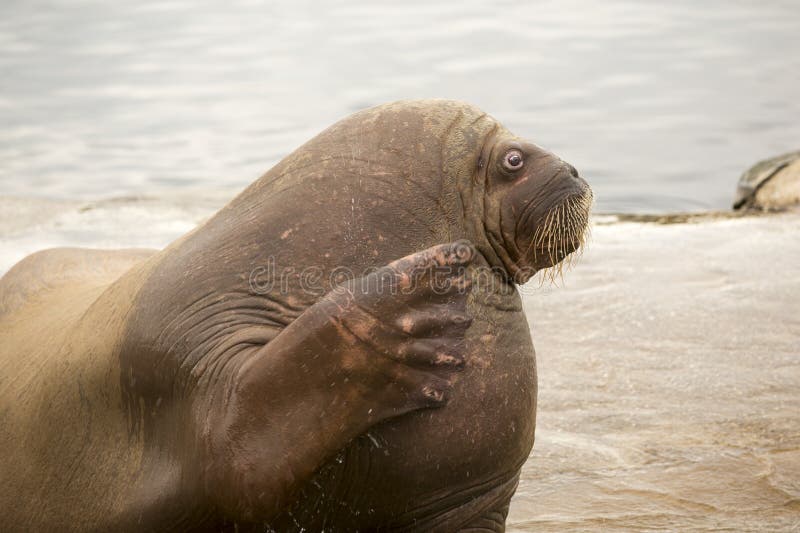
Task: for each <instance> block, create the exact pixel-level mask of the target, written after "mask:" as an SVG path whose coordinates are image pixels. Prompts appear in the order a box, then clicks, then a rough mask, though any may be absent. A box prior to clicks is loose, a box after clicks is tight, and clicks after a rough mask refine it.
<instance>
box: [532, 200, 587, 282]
mask: <svg viewBox="0 0 800 533" xmlns="http://www.w3.org/2000/svg"><path fill="white" fill-rule="evenodd" d="M592 203H593V196H592V194H591V193H590V192H587V193H586V194H583V195H581V196H570V197H568V198H566V199H565V200H564V201H563V202H561V203H560V204H558V205H557V206H555V207H553V208H552V209H550V210H549V212H548V213H547V216H546V217H545V220H544V222H543V223H542V224H541V225H540V226H538V227H537V228H536V230H535V232H534V234H533V238H532V239H531V241H530V243H529V245H528V247H527V249H526V250H525V255H527V254H530V253H532V256H533V260H534V262H535V261H536V259H538V258H539V252H540V251H541V249H542V248H543V247H544V246H545V245H546V246H547V254H548V256H547V257H548V261H549V263H550V264H551V266H549V267H547V268H543V269H541V270H539V271H538V272H537V275H538V276H539V286H541V285H543V284H544V282H545V281H550V283H552V284H554V285H557V280H558V279H562V280H563V278H564V272H567V271H569V270H570V269H571V268H572V266H573V265H574V264H575V262H576V260H577V259H578V258H580V257H581V256H582V255H583V250H584V248H585V245H586V242H587V240H588V238H589V236H590V227H589V224H588V219H589V211H590V209H591V205H592ZM570 248H571V249H572V251H570V252H568V251H567V250H569V249H570ZM559 258H560V260H559Z"/></svg>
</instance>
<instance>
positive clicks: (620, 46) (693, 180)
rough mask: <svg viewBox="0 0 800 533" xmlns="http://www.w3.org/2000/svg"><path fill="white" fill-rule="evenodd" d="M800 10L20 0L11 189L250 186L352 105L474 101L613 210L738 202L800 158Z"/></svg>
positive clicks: (7, 174) (69, 191) (2, 109)
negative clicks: (578, 176) (737, 194)
mask: <svg viewBox="0 0 800 533" xmlns="http://www.w3.org/2000/svg"><path fill="white" fill-rule="evenodd" d="M798 20H800V3H798V2H796V1H793V0H786V1H779V0H768V1H755V0H751V1H739V2H728V1H723V0H708V1H704V2H691V1H685V0H684V1H675V2H662V3H655V2H633V1H623V0H611V1H606V2H593V1H590V0H566V1H538V2H519V1H515V2H491V3H490V2H475V1H460V2H455V1H451V0H448V1H445V2H429V1H407V2H396V1H392V2H362V3H357V2H354V1H351V0H345V1H342V2H304V1H295V0H292V1H291V2H290V1H280V2H266V3H263V4H262V3H260V2H251V1H244V0H234V1H231V2H224V3H220V2H209V1H192V2H188V1H182V0H173V1H166V2H163V1H152V0H145V1H139V2H106V1H102V0H97V1H85V0H69V1H67V0H55V1H50V2H39V1H34V2H22V1H15V0H6V1H4V2H2V4H0V72H2V76H0V124H2V128H0V193H2V194H11V195H15V196H44V197H48V198H66V197H69V198H75V197H80V198H84V199H85V198H90V199H95V198H98V197H115V196H121V195H126V194H137V195H140V194H170V193H164V192H163V191H164V190H165V189H166V190H174V189H186V188H187V187H193V188H197V189H200V190H207V189H220V188H221V189H230V190H233V189H236V188H238V187H242V186H244V185H245V184H247V183H249V182H250V181H252V180H253V179H254V178H255V177H257V176H258V175H260V174H261V173H263V171H265V170H266V169H267V168H269V167H270V166H271V165H272V164H273V163H275V162H276V161H277V160H278V159H280V158H281V157H282V156H284V155H286V154H287V153H289V152H290V151H291V150H292V149H294V148H295V147H297V146H298V145H299V144H300V143H302V142H303V141H304V140H306V139H307V138H309V137H310V136H312V135H313V134H314V133H316V132H318V131H319V130H321V129H322V128H324V127H326V126H327V125H329V124H330V123H332V122H333V121H335V120H336V119H338V118H340V117H342V116H344V115H346V114H348V113H350V112H351V111H353V110H356V109H359V108H362V107H365V106H370V105H373V104H377V103H380V102H384V101H387V100H393V99H398V98H408V97H429V96H438V97H449V98H460V99H465V100H468V101H471V102H473V103H475V104H477V105H479V106H481V107H483V108H484V109H486V110H487V111H489V112H491V113H492V114H494V115H495V116H496V117H497V118H499V119H500V120H501V121H502V122H504V123H505V124H506V125H507V126H508V127H510V128H511V129H512V130H513V131H515V132H517V133H518V134H520V135H523V136H525V137H528V138H531V139H533V140H535V141H537V142H539V143H540V144H542V145H544V146H547V147H549V148H551V149H553V150H555V151H556V152H557V153H559V154H560V155H562V156H563V157H564V158H565V159H567V160H568V161H570V162H572V163H574V164H575V165H576V166H577V167H578V168H579V169H581V170H582V172H583V173H584V174H585V175H586V176H587V178H588V179H589V180H590V181H591V182H592V184H593V185H594V186H595V189H596V191H597V193H598V194H597V196H598V206H599V208H600V209H601V210H606V211H608V210H612V211H654V210H659V211H669V210H698V209H703V208H719V207H725V206H727V205H729V203H730V201H731V198H732V194H733V190H734V184H735V181H736V178H737V177H738V175H739V174H740V173H741V171H742V170H743V169H745V168H746V167H748V166H749V165H750V164H751V163H753V162H755V161H756V160H758V159H760V158H764V157H767V156H771V155H774V154H776V153H779V152H783V151H788V150H792V149H797V148H799V147H800V120H798V118H800V99H799V98H798V97H797V95H798V94H800V53H798V52H797V50H800V32H798V31H797V24H798Z"/></svg>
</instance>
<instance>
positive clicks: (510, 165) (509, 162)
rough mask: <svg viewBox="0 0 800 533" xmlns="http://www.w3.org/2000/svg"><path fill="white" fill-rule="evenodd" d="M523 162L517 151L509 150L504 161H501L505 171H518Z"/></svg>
mask: <svg viewBox="0 0 800 533" xmlns="http://www.w3.org/2000/svg"><path fill="white" fill-rule="evenodd" d="M524 162H525V160H524V159H523V158H522V154H521V153H520V152H519V150H509V151H508V153H507V154H506V157H505V159H503V166H504V167H506V169H507V170H519V169H521V168H522V164H523V163H524Z"/></svg>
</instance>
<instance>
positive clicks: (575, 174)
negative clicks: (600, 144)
mask: <svg viewBox="0 0 800 533" xmlns="http://www.w3.org/2000/svg"><path fill="white" fill-rule="evenodd" d="M564 166H565V167H566V168H567V170H568V171H569V173H570V175H571V176H572V177H574V178H577V177H578V169H577V168H575V167H573V166H572V165H570V164H569V163H564Z"/></svg>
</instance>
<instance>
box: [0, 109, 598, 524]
mask: <svg viewBox="0 0 800 533" xmlns="http://www.w3.org/2000/svg"><path fill="white" fill-rule="evenodd" d="M591 202H592V193H591V190H590V188H589V186H588V185H587V183H586V182H585V181H584V180H583V179H582V178H581V177H579V175H578V173H577V171H576V170H575V168H574V167H572V166H570V165H569V164H567V163H565V162H564V161H562V160H561V159H560V158H558V157H557V156H555V155H553V154H552V153H550V152H548V151H546V150H544V149H543V148H540V147H539V146H537V145H535V144H532V143H530V142H527V141H525V140H523V139H521V138H518V137H516V136H514V135H513V134H511V133H510V132H509V131H508V130H506V129H505V128H504V127H503V126H502V125H501V124H499V123H498V122H497V121H496V120H495V119H493V118H492V117H491V116H489V115H487V114H486V113H484V112H482V111H480V110H479V109H477V108H475V107H473V106H471V105H468V104H466V103H461V102H454V101H448V100H413V101H401V102H395V103H390V104H386V105H381V106H378V107H375V108H371V109H368V110H364V111H360V112H357V113H355V114H353V115H351V116H349V117H347V118H345V119H343V120H342V121H340V122H338V123H336V124H335V125H333V126H332V127H330V128H328V129H327V130H325V131H324V132H322V133H320V134H319V135H318V136H316V137H315V138H313V139H312V140H310V141H309V142H308V143H306V144H305V145H303V146H302V147H300V148H299V149H298V150H296V151H295V152H293V153H292V154H290V155H289V156H288V157H286V158H285V159H284V160H282V161H281V162H280V163H278V164H277V165H276V166H275V167H273V168H272V169H271V170H269V171H268V172H267V173H266V174H264V175H263V176H262V177H261V178H259V179H258V180H257V181H255V182H254V183H253V184H252V185H250V186H249V187H248V188H247V189H245V190H244V191H243V192H242V193H241V194H239V195H238V196H237V197H236V198H234V199H233V200H232V201H231V202H230V203H228V204H227V205H226V206H225V207H224V208H222V209H221V210H220V211H219V212H218V213H216V214H215V215H214V216H213V217H211V218H210V219H209V220H207V221H206V222H205V223H203V224H202V225H200V226H199V227H198V228H196V229H195V230H193V231H192V232H190V233H189V234H187V235H185V236H184V237H182V238H180V239H179V240H177V241H176V242H174V243H172V244H171V245H169V246H168V247H167V248H165V249H164V250H161V251H155V250H121V251H99V250H80V249H55V250H47V251H43V252H39V253H36V254H33V255H32V256H29V257H28V258H26V259H23V260H22V261H21V262H20V263H18V264H17V265H15V266H14V267H13V268H12V269H11V270H10V271H9V272H8V273H7V274H6V275H5V276H4V277H3V278H2V280H0V347H2V348H0V349H1V350H2V356H0V365H2V368H1V369H0V399H1V401H2V403H1V404H0V405H1V406H2V409H0V427H2V433H0V449H2V450H3V453H2V454H1V455H0V465H1V466H0V468H2V470H1V471H0V478H1V479H2V480H3V483H2V484H1V485H0V513H2V516H3V523H4V529H5V530H7V531H23V530H26V531H30V530H39V531H44V530H60V531H65V530H74V531H86V530H101V531H111V530H113V531H154V530H157V531H169V530H194V531H204V530H206V531H220V530H231V531H242V530H258V531H293V530H294V531H321V530H325V531H355V530H362V531H367V530H375V531H382V530H386V531H388V530H391V531H458V530H470V531H502V530H503V529H504V527H505V526H504V524H505V519H506V515H507V511H508V506H509V502H510V499H511V497H512V495H513V493H514V491H515V489H516V486H517V482H518V479H519V474H520V468H521V466H522V464H523V462H524V461H525V460H526V458H527V457H528V455H529V453H530V451H531V449H532V446H533V441H534V429H535V416H536V415H535V413H536V394H537V383H536V367H535V359H534V348H533V344H532V341H531V336H530V328H529V326H528V322H527V320H526V318H525V315H524V314H523V312H522V306H521V300H520V296H519V292H518V290H517V288H516V285H517V284H521V283H524V282H526V281H527V280H528V279H529V278H531V276H533V275H535V274H536V273H537V272H548V271H552V269H553V268H554V267H556V266H557V265H560V264H563V263H562V262H563V261H564V260H565V258H567V257H571V254H574V252H576V251H577V250H579V249H580V248H581V246H582V243H583V236H584V233H585V230H586V227H587V223H588V215H589V210H590V205H591ZM548 269H549V270H548Z"/></svg>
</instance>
